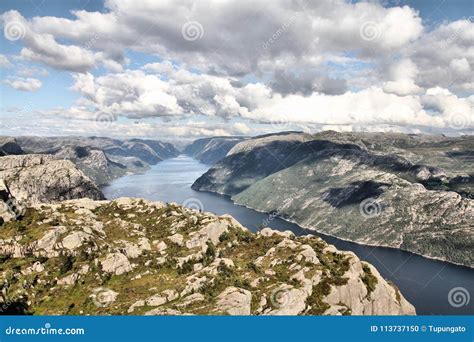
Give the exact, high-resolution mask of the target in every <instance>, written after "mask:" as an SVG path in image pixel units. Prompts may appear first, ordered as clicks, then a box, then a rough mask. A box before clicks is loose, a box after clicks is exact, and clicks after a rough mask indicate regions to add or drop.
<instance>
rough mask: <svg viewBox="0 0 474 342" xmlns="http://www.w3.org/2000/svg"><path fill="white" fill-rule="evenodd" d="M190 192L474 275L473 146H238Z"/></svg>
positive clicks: (376, 142) (350, 142)
mask: <svg viewBox="0 0 474 342" xmlns="http://www.w3.org/2000/svg"><path fill="white" fill-rule="evenodd" d="M192 187H193V189H196V190H201V191H210V192H216V193H220V194H223V195H228V196H231V197H232V200H233V201H235V203H237V204H240V205H244V206H248V207H251V208H254V209H257V210H260V211H264V212H269V213H274V214H275V215H279V216H281V217H284V218H287V219H289V220H291V221H294V222H296V223H298V224H300V225H301V226H303V227H306V228H309V229H314V230H317V231H320V232H322V233H325V234H330V235H334V236H336V237H339V238H342V239H346V240H350V241H355V242H358V243H364V244H370V245H377V246H389V247H396V248H401V249H404V250H408V251H412V252H414V253H418V254H421V255H425V256H428V257H431V258H437V259H442V260H447V261H450V262H453V263H457V264H462V265H466V266H470V267H474V254H473V253H472V251H473V250H474V225H473V219H474V200H473V198H474V137H473V136H464V137H459V138H448V137H443V136H427V135H406V134H395V133H336V132H332V131H326V132H322V133H318V134H315V135H310V134H305V133H295V132H290V133H280V134H270V135H265V136H260V137H255V138H252V139H248V140H245V141H242V142H240V143H238V144H236V145H235V146H234V147H233V148H232V149H231V150H230V151H229V152H228V154H227V156H226V157H225V158H224V159H222V160H221V161H219V162H218V163H217V164H215V165H214V166H213V167H212V168H211V169H210V170H209V171H208V172H206V173H205V174H204V175H203V176H202V177H200V178H199V179H197V180H196V182H195V183H194V184H193V186H192Z"/></svg>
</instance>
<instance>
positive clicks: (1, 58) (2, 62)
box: [0, 54, 12, 68]
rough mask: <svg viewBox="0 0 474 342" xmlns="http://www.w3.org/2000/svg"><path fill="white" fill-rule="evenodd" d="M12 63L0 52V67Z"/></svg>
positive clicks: (9, 65) (7, 66)
mask: <svg viewBox="0 0 474 342" xmlns="http://www.w3.org/2000/svg"><path fill="white" fill-rule="evenodd" d="M11 66H12V64H11V63H10V61H9V60H8V58H7V57H6V56H4V55H1V54H0V68H9V67H11Z"/></svg>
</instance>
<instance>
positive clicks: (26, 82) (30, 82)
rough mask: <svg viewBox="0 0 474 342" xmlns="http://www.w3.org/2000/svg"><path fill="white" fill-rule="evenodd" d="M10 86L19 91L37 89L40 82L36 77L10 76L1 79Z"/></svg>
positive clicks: (40, 84) (39, 86)
mask: <svg viewBox="0 0 474 342" xmlns="http://www.w3.org/2000/svg"><path fill="white" fill-rule="evenodd" d="M3 82H4V83H5V84H8V85H9V86H10V87H12V88H14V89H16V90H21V91H37V90H38V89H40V88H41V86H42V83H41V81H40V80H38V79H36V78H18V77H17V78H12V79H7V80H4V81H3Z"/></svg>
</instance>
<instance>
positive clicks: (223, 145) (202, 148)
mask: <svg viewBox="0 0 474 342" xmlns="http://www.w3.org/2000/svg"><path fill="white" fill-rule="evenodd" d="M243 140H245V138H242V137H213V138H203V139H198V140H195V141H193V142H192V143H191V144H189V145H187V146H186V148H185V149H184V151H183V153H184V154H186V155H189V156H191V157H194V158H195V159H197V160H199V161H200V162H202V163H204V164H209V165H213V164H215V163H217V162H218V161H219V160H221V159H222V158H224V157H225V156H226V155H227V153H228V152H229V151H230V150H231V149H232V148H233V147H234V146H235V145H236V144H238V143H239V142H241V141H243Z"/></svg>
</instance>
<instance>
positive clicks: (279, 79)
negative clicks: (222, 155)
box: [0, 0, 474, 135]
mask: <svg viewBox="0 0 474 342" xmlns="http://www.w3.org/2000/svg"><path fill="white" fill-rule="evenodd" d="M71 13H72V19H68V18H57V17H52V16H43V17H33V18H30V19H26V18H24V17H23V16H22V15H21V14H20V13H19V12H17V11H15V10H12V11H8V12H5V13H3V14H2V15H0V21H1V22H3V24H4V25H5V24H7V23H9V22H16V23H19V24H20V25H21V26H22V27H23V29H24V32H23V33H24V35H23V38H22V39H20V40H18V44H22V45H23V46H22V49H21V52H20V56H21V58H22V59H23V60H26V61H33V62H37V63H41V64H44V65H47V66H50V67H52V68H56V69H60V70H67V71H71V72H73V73H74V74H73V77H74V85H73V86H72V89H73V90H74V91H77V92H78V93H79V94H80V98H79V100H78V101H77V103H75V105H74V106H73V107H72V108H69V109H61V110H58V111H52V112H50V113H54V115H59V116H65V117H68V118H73V119H74V118H75V119H81V120H94V118H95V117H96V115H97V114H96V113H106V114H108V115H112V116H113V117H114V118H118V117H119V116H124V117H128V118H132V119H142V118H152V117H153V118H159V119H160V120H164V121H165V122H168V121H166V120H183V118H186V119H188V118H191V119H192V118H195V117H198V118H201V117H205V118H206V119H209V120H211V118H214V120H215V122H216V125H217V126H213V127H210V126H209V122H208V121H204V123H203V124H202V123H198V122H193V123H192V124H189V123H188V124H186V125H183V126H180V125H175V126H172V125H168V126H167V128H166V129H167V130H168V131H167V132H168V133H169V132H179V133H180V134H185V133H189V134H191V135H193V134H217V133H219V134H223V135H225V134H228V133H230V132H233V133H235V132H240V133H239V134H246V133H245V132H251V131H252V129H253V126H252V125H253V124H254V123H273V122H275V121H277V122H284V121H288V122H290V123H291V124H292V125H295V126H299V127H304V126H305V125H306V126H307V127H309V126H311V127H323V126H324V127H332V126H334V127H341V129H360V128H361V127H366V128H367V129H368V130H370V129H371V128H374V127H388V128H386V129H395V128H394V127H402V128H401V129H403V130H407V128H406V127H416V128H413V129H415V130H418V129H420V128H419V127H422V128H423V127H437V128H443V127H446V128H452V129H466V128H467V129H470V128H472V120H471V118H472V104H473V100H472V97H470V98H465V97H464V98H463V97H462V96H465V92H469V91H473V90H474V81H473V78H472V70H473V67H474V49H473V46H474V24H473V23H472V22H470V21H468V20H458V21H455V22H451V23H443V24H441V25H439V26H438V27H435V28H434V29H433V30H431V31H429V30H427V29H426V28H424V27H423V25H422V20H421V18H420V16H419V14H418V13H417V11H415V10H414V9H412V8H410V7H408V6H398V7H397V6H393V7H383V6H382V5H380V4H378V3H366V2H357V3H352V2H344V1H331V0H325V1H309V0H302V1H290V2H288V1H284V0H275V1H271V2H269V1H268V2H267V1H265V2H257V3H256V2H255V1H251V0H243V1H239V2H236V1H228V0H222V1H213V2H207V1H203V2H190V1H188V0H173V1H171V0H162V1H141V2H137V1H132V0H106V1H105V10H104V11H103V12H87V11H83V10H81V11H72V12H71ZM209 13H212V15H209ZM190 21H196V22H198V23H199V25H200V26H199V25H198V26H197V29H198V30H200V27H202V32H198V36H197V39H186V37H184V36H183V32H182V28H183V25H184V24H185V23H187V22H190ZM255 23H258V25H256V24H255ZM125 50H129V51H136V52H140V53H145V54H148V55H155V56H157V59H158V60H161V59H164V61H163V62H157V63H149V64H146V65H144V66H140V65H139V66H138V67H137V69H138V70H132V69H130V67H128V69H127V67H126V66H127V64H128V63H129V61H128V60H127V58H126V57H125ZM171 61H172V62H171ZM6 62H8V60H7V61H6ZM3 63H5V62H3ZM0 64H2V59H1V55H0ZM97 67H105V68H106V69H108V70H107V71H108V72H105V73H102V72H101V73H100V76H96V75H94V72H95V69H96V68H97ZM189 70H197V72H191V71H189ZM17 75H18V76H22V77H23V78H15V79H9V80H7V81H5V82H6V83H8V84H10V85H11V86H12V87H14V86H13V82H16V87H17V89H20V88H24V89H22V90H26V88H28V87H29V88H30V89H33V88H34V87H35V85H34V84H35V81H36V87H37V88H39V87H41V81H39V80H37V79H33V78H31V77H33V75H41V74H40V73H39V72H37V71H34V70H33V69H32V68H23V70H22V69H19V70H18V72H17ZM25 77H26V78H25ZM33 80H34V81H33ZM249 80H251V81H250V82H251V83H249ZM37 82H39V86H38V83H37ZM26 84H28V85H26ZM460 116H462V117H467V118H468V120H466V122H467V123H465V124H463V125H462V127H461V125H459V124H458V123H459V122H460V120H459V117H460ZM234 119H237V120H241V121H242V122H237V123H236V122H234V121H233V120H234ZM119 121H120V120H119ZM244 121H245V123H244ZM461 121H462V120H461ZM453 122H456V123H457V124H455V125H453ZM217 123H218V124H217ZM221 123H222V126H219V125H221ZM141 124H143V125H145V123H141ZM272 126H274V125H272ZM117 127H121V128H123V129H124V127H122V125H121V124H118V123H117ZM150 127H151V126H149V123H146V125H145V126H142V128H143V129H144V130H150V132H151V131H153V132H157V130H158V131H159V130H160V129H161V128H157V127H155V126H153V127H151V128H150ZM342 127H343V128H342ZM134 128H136V126H134ZM384 129H385V128H384ZM127 132H128V131H127ZM162 133H164V131H162Z"/></svg>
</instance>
